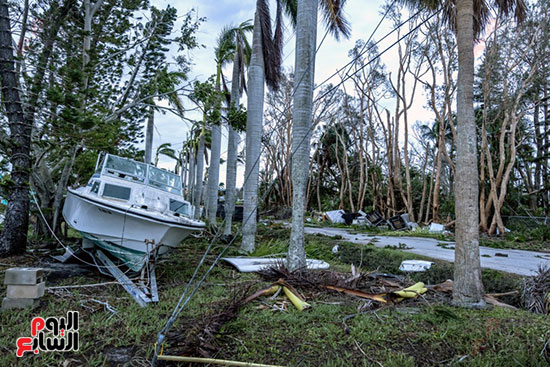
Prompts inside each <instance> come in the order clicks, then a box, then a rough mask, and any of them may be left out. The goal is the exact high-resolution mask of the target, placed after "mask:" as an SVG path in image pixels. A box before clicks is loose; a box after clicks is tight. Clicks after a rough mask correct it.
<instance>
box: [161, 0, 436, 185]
mask: <svg viewBox="0 0 550 367" xmlns="http://www.w3.org/2000/svg"><path fill="white" fill-rule="evenodd" d="M383 3H384V2H383V1H382V0H370V1H364V0H348V1H347V4H346V7H345V8H344V12H345V16H346V17H347V19H348V20H349V21H350V23H351V27H352V33H351V37H350V38H349V39H347V40H346V39H342V40H340V42H337V41H336V40H334V39H333V38H332V37H331V36H330V35H329V36H328V37H326V39H325V40H324V42H323V44H322V45H321V48H320V49H319V51H318V53H317V56H316V65H315V82H316V83H320V82H321V81H324V80H325V79H326V78H328V77H329V76H330V75H332V74H333V73H334V72H335V71H336V70H337V69H338V68H341V67H342V66H344V65H346V64H347V63H348V62H349V61H350V58H349V57H348V51H349V50H350V49H352V48H353V46H354V45H355V42H356V41H357V40H358V39H364V40H366V39H368V38H369V37H370V35H371V33H372V32H373V30H374V28H375V27H376V25H377V24H378V22H379V21H380V19H381V18H382V14H381V6H382V4H383ZM153 4H154V5H155V6H157V7H166V6H167V5H168V4H170V5H172V6H176V7H177V9H178V14H180V15H182V14H184V13H185V12H187V11H188V10H190V9H191V8H194V9H195V10H196V11H197V15H198V16H199V17H206V22H204V23H203V24H202V25H201V27H200V30H199V31H198V34H197V37H198V40H199V42H200V43H201V44H203V45H204V46H205V48H202V49H200V50H193V51H192V54H191V56H192V59H193V66H192V73H191V77H192V78H196V79H198V80H201V81H204V80H206V79H207V78H208V77H209V76H210V75H212V74H213V73H214V72H215V62H214V57H213V55H214V51H213V47H214V45H215V41H216V38H217V36H218V34H219V32H220V29H221V28H222V27H223V26H225V25H227V24H239V23H241V22H243V21H245V20H248V19H250V20H252V18H253V16H254V10H255V0H240V1H237V0H214V1H200V0H187V1H179V2H177V3H176V4H177V5H176V4H175V3H174V1H166V0H155V1H153ZM274 10H275V7H274V6H272V12H274ZM407 16H408V15H406V16H405V19H406V17H407ZM285 23H286V25H287V28H286V32H285V47H284V55H283V57H284V66H285V67H286V68H292V67H293V66H294V57H295V55H294V47H295V39H294V37H293V35H294V32H293V30H292V28H291V27H290V26H289V22H288V21H286V22H285ZM176 29H179V25H178V26H177V27H176ZM391 29H392V26H391V21H390V20H388V19H386V20H385V21H384V22H383V23H382V25H381V26H380V28H379V29H378V30H377V32H376V33H375V34H374V36H373V40H374V41H376V40H378V39H380V38H382V37H383V36H384V35H385V34H386V33H388V32H389V31H390V30H391ZM325 33H326V29H325V27H324V26H323V25H322V22H319V27H318V31H317V34H318V35H317V42H318V43H319V42H320V41H321V39H322V38H323V36H324V35H325ZM396 39H397V37H396V36H395V35H392V36H391V37H389V38H388V39H386V40H385V41H384V42H382V43H381V44H380V45H379V49H380V50H383V49H385V48H386V47H387V46H389V45H390V44H391V43H393V42H394V41H395V40H396ZM393 51H394V50H393V49H392V50H391V51H389V52H388V53H387V54H385V55H383V56H382V60H383V62H384V63H385V64H386V66H387V68H388V69H389V70H390V71H391V70H392V69H393V70H395V67H392V66H394V65H396V54H395V53H394V52H393ZM230 74H231V71H230V70H229V69H228V70H226V72H225V75H226V76H227V77H230ZM330 82H332V83H334V84H336V83H338V82H339V79H338V77H336V78H334V79H332V80H331V81H330ZM422 93H423V92H422V91H420V95H419V97H417V98H416V101H417V102H416V103H415V105H414V106H413V108H412V110H411V112H410V114H411V116H412V121H413V122H414V121H416V120H422V121H427V120H429V119H430V118H431V117H430V114H429V113H428V112H427V111H426V110H425V109H424V106H425V104H426V102H425V99H424V98H423V97H422V96H421V94H422ZM189 117H190V118H193V119H200V116H193V115H192V114H190V115H189ZM155 124H156V132H155V136H154V147H153V149H156V147H157V146H158V145H160V144H162V143H171V144H172V146H173V147H174V148H175V149H176V150H178V149H180V148H181V146H182V142H183V140H184V139H185V137H186V134H187V132H188V131H189V124H188V123H187V122H184V121H182V120H181V119H179V118H177V117H175V116H172V115H169V114H167V115H161V114H157V115H156V116H155ZM226 136H227V133H226V131H225V129H224V132H223V137H224V138H223V141H222V157H223V156H224V154H225V152H226V146H227V141H226V139H225V137H226ZM159 165H160V166H162V167H165V168H171V169H173V166H174V163H173V161H172V162H171V161H170V160H169V159H167V158H161V161H160V164H159ZM241 169H242V170H244V168H242V167H241ZM237 176H238V177H242V176H243V174H238V175H237ZM224 180H225V166H224V165H223V166H222V169H221V174H220V182H224ZM238 185H240V184H239V182H238Z"/></svg>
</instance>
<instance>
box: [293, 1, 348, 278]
mask: <svg viewBox="0 0 550 367" xmlns="http://www.w3.org/2000/svg"><path fill="white" fill-rule="evenodd" d="M344 4H345V0H321V6H322V9H323V18H324V20H325V22H326V23H327V26H328V29H329V31H330V32H331V33H332V34H333V35H334V36H335V38H336V39H338V38H339V35H340V34H342V35H344V36H346V37H349V35H350V28H349V24H348V22H347V20H346V19H345V18H344V17H343V14H341V10H342V7H343V6H344ZM318 6H319V1H318V0H302V1H299V2H298V16H297V26H296V61H295V70H296V71H295V77H294V81H295V83H296V84H295V92H294V101H293V111H292V154H293V156H292V189H293V192H292V228H291V232H290V246H289V248H288V267H289V269H290V270H291V271H292V270H295V269H299V268H303V267H305V265H306V254H305V250H304V211H305V205H306V184H307V178H308V174H309V150H310V135H311V134H310V130H311V129H310V126H311V121H312V111H313V76H314V74H315V47H316V38H317V8H318Z"/></svg>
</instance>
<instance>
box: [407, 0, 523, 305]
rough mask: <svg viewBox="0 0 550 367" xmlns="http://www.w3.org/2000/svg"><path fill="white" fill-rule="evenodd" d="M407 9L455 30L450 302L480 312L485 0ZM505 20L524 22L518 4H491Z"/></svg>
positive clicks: (427, 1) (508, 0)
mask: <svg viewBox="0 0 550 367" xmlns="http://www.w3.org/2000/svg"><path fill="white" fill-rule="evenodd" d="M402 2H404V3H407V4H408V5H413V6H416V7H423V8H425V9H428V10H436V9H438V8H443V11H444V12H445V20H446V22H447V23H448V24H449V25H450V27H451V28H452V29H453V30H455V32H456V37H457V46H458V83H457V129H456V136H457V142H456V183H455V200H456V203H455V215H456V248H455V274H454V287H453V300H454V302H455V303H456V304H457V305H460V306H467V307H475V306H483V305H484V301H483V283H482V282H481V266H480V260H479V207H478V197H479V187H478V169H477V134H476V124H475V118H474V97H473V96H474V93H473V85H474V40H475V39H476V38H477V37H478V36H479V34H480V33H481V32H482V31H483V29H484V28H485V26H486V25H487V22H488V20H489V15H490V11H489V6H488V3H487V1H485V0H460V1H456V0H408V1H405V0H404V1H402ZM492 4H493V6H494V8H495V9H498V11H499V12H501V13H502V14H503V15H504V16H507V15H509V14H512V13H513V15H514V16H515V18H516V20H518V21H521V20H523V19H524V18H525V12H526V6H525V3H524V1H523V0H494V1H492Z"/></svg>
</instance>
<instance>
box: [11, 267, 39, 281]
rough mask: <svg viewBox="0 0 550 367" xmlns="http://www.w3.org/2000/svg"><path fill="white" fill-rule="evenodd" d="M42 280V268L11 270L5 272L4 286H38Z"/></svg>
mask: <svg viewBox="0 0 550 367" xmlns="http://www.w3.org/2000/svg"><path fill="white" fill-rule="evenodd" d="M43 280H44V270H43V269H42V268H11V269H8V270H6V276H5V277H4V284H26V285H33V284H38V283H40V282H42V281H43Z"/></svg>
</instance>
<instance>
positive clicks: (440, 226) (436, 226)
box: [428, 223, 445, 233]
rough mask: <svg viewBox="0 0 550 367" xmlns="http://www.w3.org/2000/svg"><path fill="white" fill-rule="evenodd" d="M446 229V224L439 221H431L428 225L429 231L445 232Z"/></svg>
mask: <svg viewBox="0 0 550 367" xmlns="http://www.w3.org/2000/svg"><path fill="white" fill-rule="evenodd" d="M443 231H445V226H444V225H443V224H439V223H431V224H430V226H429V227H428V232H430V233H443Z"/></svg>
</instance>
